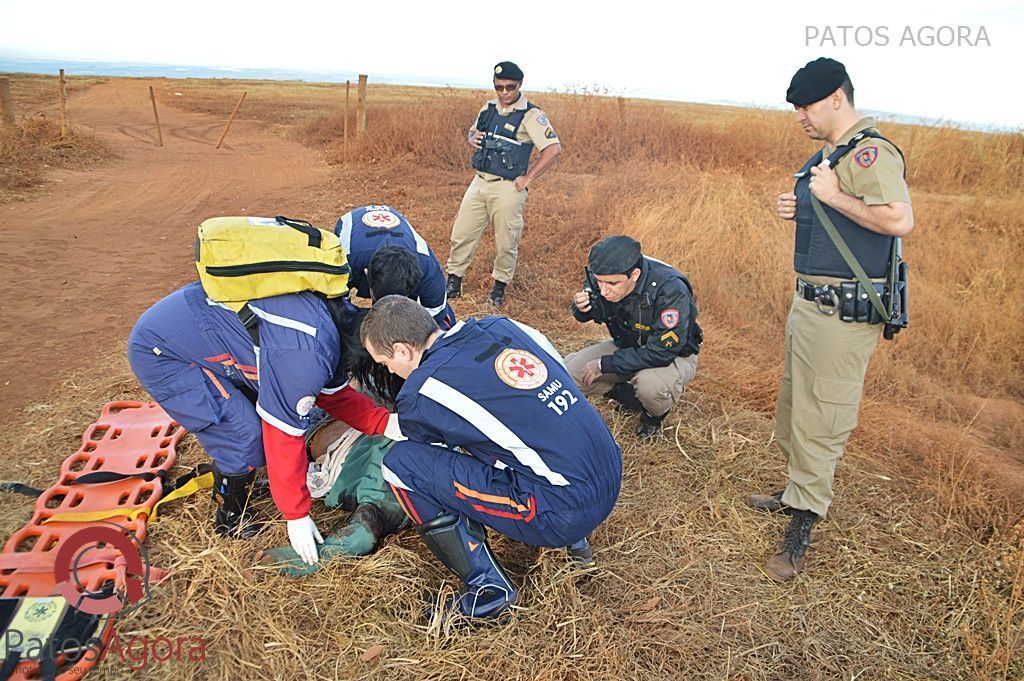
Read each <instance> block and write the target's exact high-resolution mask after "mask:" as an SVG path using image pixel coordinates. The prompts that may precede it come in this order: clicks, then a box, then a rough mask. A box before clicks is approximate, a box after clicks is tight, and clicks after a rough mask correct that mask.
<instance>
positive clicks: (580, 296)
mask: <svg viewBox="0 0 1024 681" xmlns="http://www.w3.org/2000/svg"><path fill="white" fill-rule="evenodd" d="M572 304H573V305H575V306H576V309H577V310H579V311H580V312H590V291H588V290H586V289H584V290H582V291H579V292H578V293H576V294H575V295H574V296H573V297H572Z"/></svg>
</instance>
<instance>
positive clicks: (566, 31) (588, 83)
mask: <svg viewBox="0 0 1024 681" xmlns="http://www.w3.org/2000/svg"><path fill="white" fill-rule="evenodd" d="M844 26H845V27H849V28H846V29H843V28H842V27H844ZM949 42H952V43H953V44H940V43H949ZM929 43H930V44H929ZM3 56H6V57H14V58H45V59H68V60H82V61H105V62H128V63H140V62H141V63H153V64H181V65H195V66H203V67H217V68H229V69H263V68H275V69H291V70H300V71H315V72H332V73H343V74H344V73H348V74H356V73H368V74H370V79H371V82H374V81H377V82H380V81H381V80H385V79H386V76H392V77H393V79H394V78H396V77H400V78H401V79H402V80H403V81H404V82H423V83H436V84H444V83H451V84H457V85H473V86H476V87H483V88H485V87H489V86H490V76H491V67H492V66H493V65H494V64H495V63H497V62H498V61H502V60H506V59H507V60H511V61H515V62H516V63H518V64H519V66H520V67H522V69H523V71H524V72H525V74H526V80H525V89H526V90H527V92H530V91H533V92H543V91H548V90H552V89H556V90H564V89H567V88H576V89H579V88H588V89H591V90H597V91H600V92H608V93H609V94H616V95H624V96H644V97H657V98H666V99H679V100H685V101H701V102H730V103H737V104H746V105H755V106H768V107H784V106H786V103H785V91H786V87H787V86H788V84H789V79H790V78H791V77H792V75H793V73H794V71H795V70H796V69H797V68H799V67H800V66H802V65H803V64H804V63H806V62H807V61H809V60H811V59H814V58H816V57H819V56H830V57H833V58H835V59H839V60H840V61H842V62H843V63H844V64H846V67H847V71H848V72H849V74H850V76H851V79H852V81H853V84H854V87H855V89H856V101H857V105H858V107H859V108H862V109H868V110H875V111H886V112H891V113H896V114H901V115H905V116H912V117H921V118H924V119H928V120H941V121H957V122H963V123H968V124H973V125H982V126H993V127H1001V128H1013V129H1020V128H1024V88H1021V87H1020V86H1019V82H1020V80H1021V75H1020V70H1021V67H1022V66H1024V0H1016V1H1015V2H1010V1H1007V0H979V1H976V2H971V3H968V2H966V0H961V2H942V1H937V0H936V1H932V2H926V1H920V0H909V1H904V2H895V1H893V0H889V1H887V2H882V1H879V0H858V1H857V2H848V3H845V4H844V3H838V2H834V1H832V2H826V1H825V0H818V2H814V3H807V6H804V7H801V8H799V9H796V5H795V3H779V2H772V1H771V0H768V1H765V2H750V3H743V2H733V1H730V0H718V1H712V2H703V3H700V4H692V3H683V2H673V3H668V2H632V3H623V4H618V3H615V4H612V3H609V4H608V5H604V4H603V3H596V2H576V1H570V2H555V1H553V0H549V1H547V2H543V1H539V0H526V1H525V2H520V3H503V4H499V5H494V4H492V3H482V2H466V1H464V0H455V1H453V2H437V3H427V2H411V1H409V0H400V1H396V0H377V1H376V2H361V3H354V2H351V1H349V2H333V3H330V2H312V1H310V0H277V1H276V2H265V1H263V0H248V1H247V2H236V1H235V0H227V1H220V0H206V1H205V2H196V1H195V0H175V1H173V2H168V3H153V2H138V1H137V0H136V1H134V2H126V1H124V0H107V1H102V2H96V1H94V2H88V1H85V0H78V1H76V2H68V1H66V0H53V1H50V2H40V1H39V0H0V57H3ZM69 72H73V69H69Z"/></svg>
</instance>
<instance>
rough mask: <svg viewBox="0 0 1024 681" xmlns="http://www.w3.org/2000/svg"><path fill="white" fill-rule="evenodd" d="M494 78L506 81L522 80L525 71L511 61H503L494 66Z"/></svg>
mask: <svg viewBox="0 0 1024 681" xmlns="http://www.w3.org/2000/svg"><path fill="white" fill-rule="evenodd" d="M494 77H495V78H505V79H506V80H522V79H523V70H522V69H521V68H519V67H518V66H516V65H515V64H513V63H512V62H510V61H503V62H501V63H500V64H495V65H494Z"/></svg>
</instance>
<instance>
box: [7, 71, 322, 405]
mask: <svg viewBox="0 0 1024 681" xmlns="http://www.w3.org/2000/svg"><path fill="white" fill-rule="evenodd" d="M68 111H69V118H70V119H71V121H72V123H73V125H74V126H75V127H77V128H79V129H82V130H86V131H89V132H91V133H93V134H95V135H96V136H97V137H98V138H100V139H101V140H103V141H104V142H106V143H108V144H109V145H110V146H112V147H113V148H114V149H115V150H116V151H117V153H118V154H119V158H118V159H116V160H114V161H113V162H111V163H110V164H109V165H107V166H105V167H103V168H100V169H94V170H89V171H61V172H55V173H54V174H53V175H52V176H51V182H50V183H49V184H48V185H47V186H46V187H44V188H43V189H42V190H41V191H40V192H39V193H38V194H37V195H36V197H35V198H33V199H31V200H28V201H16V202H14V203H11V204H8V205H6V206H0V215H2V216H3V219H2V220H0V242H2V244H3V254H4V261H5V262H4V268H3V269H4V272H3V276H2V277H0V315H2V317H3V325H2V330H0V348H2V352H0V420H3V421H7V420H8V419H9V418H10V417H11V416H13V415H14V414H16V413H18V412H20V411H21V410H23V409H24V408H25V407H26V406H28V405H31V404H33V403H37V402H43V401H45V400H46V399H47V396H48V395H49V394H51V393H52V391H53V390H55V389H57V388H58V387H59V383H60V381H61V380H62V379H63V378H65V377H66V376H67V375H69V374H71V373H72V372H74V371H76V370H78V369H82V368H84V367H87V366H88V365H89V364H90V363H91V362H93V361H94V360H95V359H96V358H98V357H100V356H102V355H103V354H106V353H109V351H110V349H111V348H112V347H114V348H116V347H121V346H123V344H124V342H125V339H126V338H127V335H128V333H129V331H130V330H131V328H132V325H133V324H134V322H135V320H136V318H137V317H138V315H139V314H140V313H141V312H142V311H143V310H144V309H145V308H146V307H148V306H149V305H150V304H151V303H153V302H154V301H156V300H157V299H159V298H160V297H162V296H164V295H166V294H167V293H169V292H171V291H172V290H174V289H175V288H177V287H178V286H180V285H181V284H183V283H185V282H187V281H189V280H191V279H192V278H194V275H195V272H194V269H192V267H191V260H190V258H189V255H190V254H191V253H192V242H193V239H194V236H195V227H196V226H197V225H198V224H199V222H201V221H202V220H203V219H205V218H207V217H210V216H213V215H233V214H249V215H263V214H274V213H275V212H276V213H284V214H290V215H296V216H302V215H304V214H307V213H308V211H309V208H310V204H311V201H310V200H309V199H308V198H303V197H312V195H313V194H314V191H313V190H315V189H316V188H317V187H318V185H320V184H321V183H322V182H323V181H324V180H325V178H326V176H327V167H326V165H325V164H324V163H323V162H322V161H321V160H320V159H319V158H318V157H317V156H316V154H315V153H314V152H313V151H311V150H309V149H307V148H305V147H303V146H301V145H299V144H297V143H292V142H289V141H286V140H283V139H281V138H279V137H276V136H274V135H272V134H270V133H268V132H266V131H265V130H263V129H262V127H261V126H260V125H259V124H257V123H252V122H247V121H240V120H236V121H235V123H234V124H233V125H232V127H231V130H230V133H229V135H228V137H227V140H226V141H225V143H224V145H223V146H222V147H221V148H220V149H215V148H214V147H215V145H216V143H217V140H218V138H219V137H220V134H221V131H222V130H223V125H224V121H223V120H220V119H214V118H212V117H210V116H205V115H201V114H192V113H185V112H182V111H178V110H176V109H172V108H170V107H166V106H164V107H161V110H160V120H161V123H162V125H163V135H164V146H163V147H159V146H158V144H157V132H156V127H155V125H154V123H153V111H152V107H151V105H150V102H149V89H148V82H147V81H145V80H128V79H116V80H111V81H108V82H105V83H102V84H99V85H96V86H94V87H92V88H90V89H88V90H86V91H85V92H83V93H80V94H78V95H77V96H75V97H73V98H72V99H71V100H70V101H69V103H68ZM296 197H298V198H296ZM83 301H88V302H85V303H83Z"/></svg>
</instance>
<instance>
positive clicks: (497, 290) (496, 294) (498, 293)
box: [487, 281, 507, 307]
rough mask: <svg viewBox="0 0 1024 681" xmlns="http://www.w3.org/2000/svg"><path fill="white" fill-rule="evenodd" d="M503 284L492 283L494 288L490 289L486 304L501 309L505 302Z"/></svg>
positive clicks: (498, 282) (499, 282)
mask: <svg viewBox="0 0 1024 681" xmlns="http://www.w3.org/2000/svg"><path fill="white" fill-rule="evenodd" d="M505 286H507V284H505V283H504V282H501V281H496V282H494V288H492V289H491V295H489V296H488V297H487V302H488V303H490V304H491V305H493V306H494V307H501V306H502V304H503V303H504V302H505Z"/></svg>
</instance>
